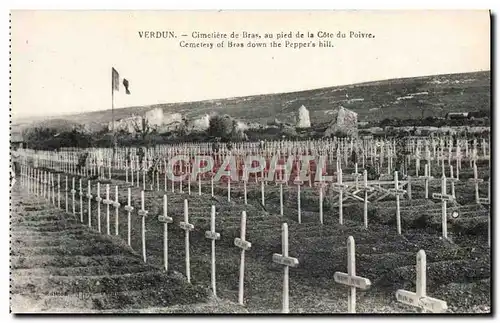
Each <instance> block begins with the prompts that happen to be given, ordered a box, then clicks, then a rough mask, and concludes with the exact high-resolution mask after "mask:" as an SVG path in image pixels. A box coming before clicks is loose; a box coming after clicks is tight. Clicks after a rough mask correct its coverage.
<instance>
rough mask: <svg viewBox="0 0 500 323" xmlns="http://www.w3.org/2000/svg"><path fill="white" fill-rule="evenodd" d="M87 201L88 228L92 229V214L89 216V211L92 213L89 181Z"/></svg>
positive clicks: (88, 183) (88, 182) (88, 184)
mask: <svg viewBox="0 0 500 323" xmlns="http://www.w3.org/2000/svg"><path fill="white" fill-rule="evenodd" d="M86 197H87V199H88V207H89V210H88V212H89V213H88V214H89V228H91V227H92V214H91V211H92V186H91V184H90V181H87V196H86Z"/></svg>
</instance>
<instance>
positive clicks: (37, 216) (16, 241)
mask: <svg viewBox="0 0 500 323" xmlns="http://www.w3.org/2000/svg"><path fill="white" fill-rule="evenodd" d="M11 204H12V207H11V231H10V233H11V245H10V247H11V248H10V251H11V252H10V255H11V257H10V258H11V263H10V271H11V310H12V312H14V313H34V312H52V313H54V312H85V313H90V312H121V311H126V312H155V313H164V312H191V313H192V312H203V313H207V312H225V313H231V312H233V313H234V312H244V311H245V310H244V309H243V308H241V307H239V306H235V305H233V304H230V303H228V302H221V301H219V300H215V299H213V298H211V297H210V296H209V293H208V292H207V291H206V290H205V289H203V288H200V287H196V286H193V285H191V284H188V283H187V282H185V280H184V278H183V277H182V275H180V274H178V273H175V272H174V273H172V274H168V275H167V274H166V273H164V272H163V271H162V270H160V269H159V268H157V267H153V266H151V265H148V264H145V263H143V262H142V260H141V257H140V256H139V255H137V254H136V253H135V252H134V251H133V250H132V249H130V248H129V247H128V246H127V245H126V244H124V243H123V241H122V240H120V239H116V238H113V237H106V236H104V235H101V234H99V233H97V232H95V231H93V230H89V229H87V228H85V227H83V226H82V225H81V224H79V223H78V222H77V221H76V219H75V218H73V217H72V216H71V215H67V214H65V213H64V212H62V211H61V210H58V209H56V208H53V207H51V206H50V205H48V204H47V203H46V202H45V201H42V200H41V199H38V198H36V197H34V196H30V195H28V194H27V193H26V192H25V191H23V189H22V187H20V186H19V181H18V182H17V183H16V185H15V188H14V189H13V191H12V194H11Z"/></svg>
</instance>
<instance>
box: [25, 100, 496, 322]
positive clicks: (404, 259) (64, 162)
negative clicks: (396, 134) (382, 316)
mask: <svg viewBox="0 0 500 323" xmlns="http://www.w3.org/2000/svg"><path fill="white" fill-rule="evenodd" d="M302 111H303V109H302ZM302 113H304V112H302ZM340 113H344V112H342V111H340ZM304 118H305V119H307V118H306V117H304ZM307 123H308V120H306V121H305V122H302V123H301V126H303V127H307ZM397 145H398V143H397V140H396V139H389V138H386V139H382V138H379V139H377V138H357V139H356V138H353V137H345V138H339V137H331V138H329V139H326V140H307V141H269V142H267V144H266V147H259V145H258V143H251V142H242V143H235V144H234V147H233V149H232V150H231V151H228V150H227V149H225V148H222V149H220V150H219V151H217V152H214V151H213V150H212V149H211V145H210V143H182V144H177V145H158V146H155V147H154V148H151V149H146V151H145V153H144V156H142V155H139V154H137V150H136V149H135V148H124V147H117V148H116V149H115V150H114V151H113V150H112V149H106V148H90V149H87V150H86V152H88V153H89V157H88V159H87V163H86V164H85V165H84V166H83V167H77V164H78V157H79V156H80V154H81V153H82V152H83V149H71V150H63V151H59V152H55V151H35V150H30V149H22V150H20V151H21V160H22V163H21V168H22V171H21V177H20V179H19V180H20V185H21V187H22V189H23V190H26V191H27V192H29V194H30V195H32V196H35V197H36V198H37V199H39V200H40V201H41V204H39V205H40V209H43V208H45V207H44V206H43V205H45V206H46V207H48V208H49V209H50V210H51V211H50V212H48V213H46V214H45V213H44V214H43V215H41V216H42V217H43V219H44V220H46V221H47V222H37V221H36V220H37V216H36V215H32V216H30V217H24V218H23V219H22V222H23V224H24V225H25V226H29V225H32V226H36V227H38V229H39V230H40V231H41V232H42V233H39V235H40V236H50V237H53V239H54V241H57V240H58V239H61V238H60V237H59V234H58V233H59V232H60V231H62V232H64V231H68V230H69V232H71V233H70V234H81V235H84V236H85V237H87V236H88V237H87V239H86V241H85V243H83V244H77V243H71V242H69V243H68V244H67V245H65V247H64V248H63V249H65V250H61V249H60V248H59V247H57V248H54V247H51V244H50V242H47V241H50V240H44V241H45V242H44V243H43V244H39V245H37V247H36V248H30V249H29V252H30V257H33V256H36V255H37V254H38V255H43V256H44V258H43V259H44V261H47V263H48V265H49V266H53V267H59V268H60V269H58V270H60V272H61V276H64V275H66V276H68V277H67V278H65V279H67V280H68V279H69V280H71V279H75V280H76V281H78V280H79V279H80V278H78V277H79V276H78V270H79V269H78V268H79V267H85V266H90V267H92V266H96V265H95V264H92V263H86V262H85V261H83V258H82V263H80V264H75V263H72V264H65V263H64V257H59V258H58V255H61V254H63V252H67V251H68V250H70V251H71V253H72V254H75V255H79V256H82V257H84V256H85V255H90V254H95V253H96V252H98V254H99V255H100V257H110V258H112V259H113V260H112V263H114V264H115V265H114V266H113V267H110V268H109V269H110V270H109V271H105V272H102V273H101V274H102V275H109V277H107V278H106V279H105V280H104V283H105V284H108V285H107V287H109V290H110V291H117V292H118V293H119V295H118V296H116V295H115V296H112V295H108V297H105V298H104V299H101V301H100V302H99V305H98V306H97V305H95V304H93V305H89V306H91V307H92V309H96V310H110V309H113V308H116V306H117V302H118V300H120V299H121V302H122V304H123V306H124V307H125V308H129V307H130V308H131V309H133V308H134V306H138V305H137V304H136V301H137V299H136V298H134V293H135V292H128V293H127V292H125V291H127V290H129V291H136V290H140V289H144V288H147V289H148V290H150V291H151V293H159V294H162V295H164V294H165V293H167V294H168V295H169V297H168V300H167V299H166V298H165V299H164V298H162V297H158V298H156V300H155V302H156V304H154V306H165V305H167V304H168V305H172V304H178V303H182V302H183V301H184V300H186V299H190V301H189V302H195V301H196V300H197V301H199V302H204V301H206V300H207V299H209V298H210V299H217V300H221V304H225V305H224V306H226V305H227V304H230V305H227V306H228V307H224V306H222V305H221V308H224V309H225V310H226V311H228V312H238V311H243V312H245V311H248V312H249V313H482V312H489V311H490V306H491V305H490V284H491V271H490V262H491V252H490V247H491V224H490V223H491V220H490V216H491V212H490V196H491V195H490V189H491V187H490V186H491V184H490V181H491V180H490V162H491V161H490V143H489V141H487V140H486V139H476V140H473V141H469V140H462V139H460V138H453V137H450V136H446V135H441V136H434V137H408V138H405V139H404V146H405V147H407V148H406V151H407V154H405V155H404V156H403V157H401V155H400V154H399V148H398V146H397ZM249 155H259V156H262V157H263V158H264V160H265V165H264V167H262V170H261V171H260V172H259V171H256V172H249V170H250V169H251V168H252V167H256V166H257V165H247V164H245V161H246V157H247V156H249ZM176 156H177V157H178V156H188V159H187V160H180V158H177V161H176ZM196 156H206V157H208V156H209V157H210V158H212V159H213V160H214V165H213V167H211V168H210V169H209V170H207V171H203V172H201V173H197V172H196V173H194V175H193V172H195V171H196V169H198V170H199V169H200V168H203V167H204V166H206V165H200V164H196V163H199V162H200V161H199V158H198V159H197V158H196ZM227 156H231V157H232V158H235V161H236V162H235V166H236V169H235V170H233V171H235V172H237V173H238V174H239V177H238V180H237V181H236V180H232V178H231V177H229V176H222V178H221V180H215V178H216V173H217V172H218V171H219V170H220V169H221V168H225V167H226V166H227V165H226V164H224V160H225V158H226V157H227ZM300 156H311V159H310V160H309V161H305V162H304V158H300ZM353 156H356V157H355V158H353ZM287 160H290V161H291V164H287ZM272 163H276V164H277V165H272ZM290 165H291V166H290ZM223 170H226V171H227V170H228V169H227V168H226V169H223ZM301 172H302V175H304V176H302V175H301V176H297V175H299V173H301ZM270 173H271V174H270ZM228 174H229V172H228ZM181 175H185V176H181ZM55 210H61V212H64V213H65V214H66V215H65V217H66V218H67V219H68V220H67V223H65V224H64V225H63V226H60V225H55V224H52V223H51V222H50V221H51V219H53V218H56V217H57V216H56V215H51V213H52V212H55ZM30 239H33V241H36V239H37V237H36V236H34V237H30ZM97 241H99V242H102V243H104V246H105V247H102V248H100V249H99V250H97V251H96V245H95V244H94V242H97ZM18 243H22V241H19V242H18ZM123 248H125V249H123ZM19 250H21V251H20V254H18V255H17V256H20V258H19V259H21V258H22V255H23V251H22V250H23V249H19ZM123 250H128V251H127V252H132V253H134V254H136V255H137V256H138V257H139V259H140V260H142V261H137V259H136V260H135V261H131V262H129V261H128V260H126V259H125V258H126V257H125V256H123V255H122V254H123V253H124V252H125V251H123ZM19 259H18V260H16V261H21V260H19ZM25 259H26V260H24V261H26V262H29V261H30V260H28V257H26V258H25ZM49 263H50V264H49ZM25 265H26V264H25ZM144 266H151V268H156V269H157V270H162V271H164V272H167V273H169V274H172V275H174V276H175V277H177V278H178V279H179V280H181V281H182V282H184V283H186V286H191V287H189V290H184V289H182V290H168V286H169V284H168V282H165V281H162V280H164V279H166V278H163V276H162V277H159V276H158V277H155V275H156V274H150V275H149V276H148V273H147V272H144V268H143V267H144ZM102 270H104V269H102V267H96V273H95V274H96V275H98V274H99V271H102ZM115 271H116V272H115ZM70 274H73V275H75V277H70V276H69V275H70ZM115 274H116V275H115ZM61 276H57V277H61ZM139 276H141V277H139ZM169 277H170V276H169ZM136 278H137V279H138V280H137V281H140V282H141V283H140V284H143V285H141V286H138V285H134V282H135V279H136ZM61 279H62V278H54V283H55V284H57V283H58V282H59V283H60V282H61V281H62V280H64V279H62V280H61ZM26 284H32V285H34V286H36V288H37V289H38V290H43V291H44V293H45V292H47V291H49V292H50V290H51V286H45V285H43V286H40V285H37V284H36V281H34V280H33V281H31V282H30V281H28V282H26ZM137 284H139V283H137ZM144 284H145V285H144ZM25 287H26V286H25ZM26 288H28V287H26ZM165 289H167V290H168V291H166V290H165ZM47 293H48V292H47ZM120 293H121V294H120ZM95 297H97V298H99V297H101V296H95ZM101 298H102V297H101ZM176 298H178V299H177V300H175V301H172V300H173V299H176ZM138 302H140V301H138ZM186 303H188V301H186ZM147 305H151V304H147Z"/></svg>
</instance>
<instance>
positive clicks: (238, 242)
mask: <svg viewBox="0 0 500 323" xmlns="http://www.w3.org/2000/svg"><path fill="white" fill-rule="evenodd" d="M246 225H247V212H246V211H242V212H241V232H240V237H239V238H235V239H234V245H235V246H236V247H239V248H241V257H240V280H239V288H238V303H239V304H240V305H244V303H243V290H244V283H245V251H246V250H248V249H250V248H251V247H252V244H251V243H250V242H248V241H246V240H245V236H246Z"/></svg>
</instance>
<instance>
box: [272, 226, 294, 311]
mask: <svg viewBox="0 0 500 323" xmlns="http://www.w3.org/2000/svg"><path fill="white" fill-rule="evenodd" d="M273 262H275V263H277V264H280V265H283V266H284V267H283V307H282V313H289V312H290V308H289V300H288V296H289V295H288V289H289V288H288V279H289V278H288V277H289V267H297V266H298V265H299V260H298V259H297V258H293V257H290V256H288V224H286V223H283V224H282V225H281V254H279V253H275V254H273Z"/></svg>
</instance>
